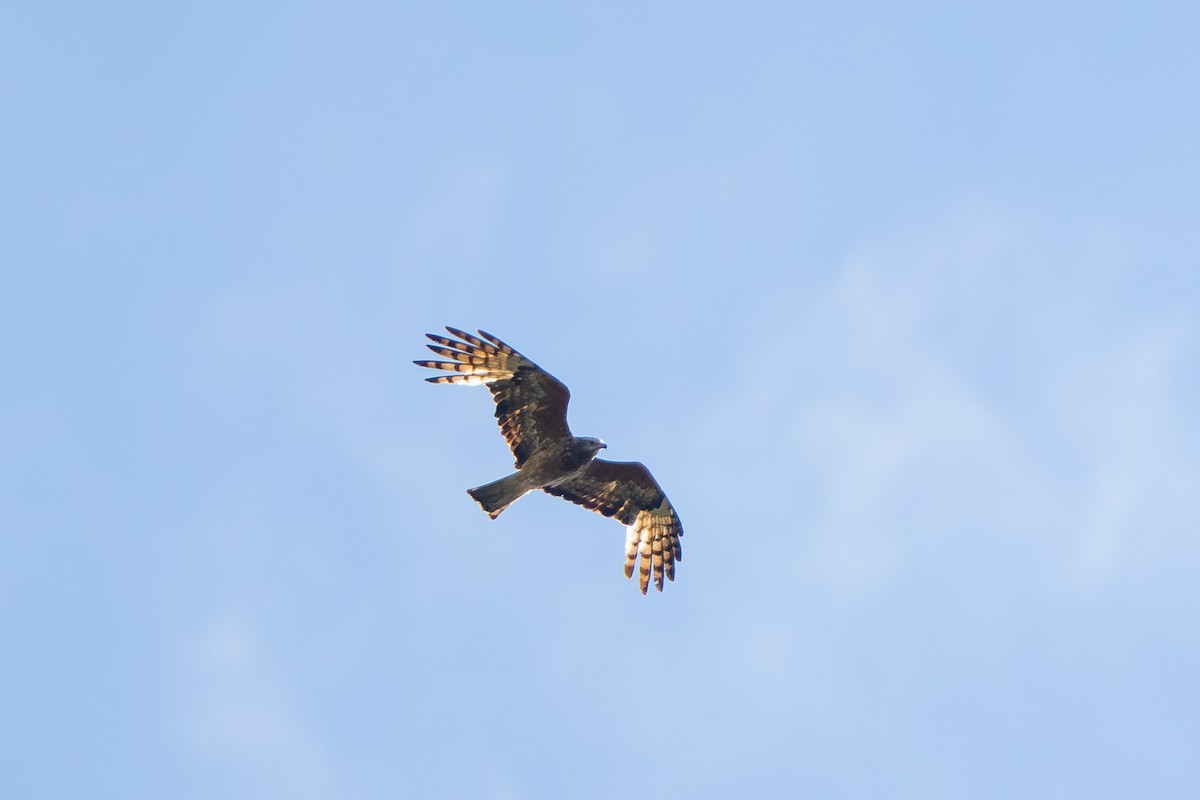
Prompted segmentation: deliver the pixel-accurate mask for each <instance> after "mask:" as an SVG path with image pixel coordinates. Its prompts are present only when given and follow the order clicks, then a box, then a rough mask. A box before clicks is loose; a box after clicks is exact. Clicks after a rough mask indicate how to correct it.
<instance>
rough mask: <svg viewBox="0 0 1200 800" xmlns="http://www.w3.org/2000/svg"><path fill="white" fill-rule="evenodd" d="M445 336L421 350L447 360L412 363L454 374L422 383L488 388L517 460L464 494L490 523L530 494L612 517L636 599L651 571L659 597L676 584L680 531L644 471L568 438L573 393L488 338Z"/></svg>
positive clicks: (595, 442)
mask: <svg viewBox="0 0 1200 800" xmlns="http://www.w3.org/2000/svg"><path fill="white" fill-rule="evenodd" d="M446 330H447V331H448V332H449V333H451V334H452V335H454V336H456V337H457V339H449V338H447V337H445V336H438V335H436V334H432V333H427V334H425V335H426V336H427V337H428V338H429V339H431V340H432V341H433V342H434V344H429V345H426V347H428V348H429V349H430V350H432V351H433V352H435V353H437V354H438V355H439V356H442V357H444V358H448V359H450V360H449V361H414V362H413V363H414V364H416V365H417V366H419V367H428V368H430V369H442V370H447V371H449V372H452V373H454V374H451V375H438V376H436V377H433V378H426V379H425V380H427V381H429V382H430V383H460V384H464V385H466V386H478V385H480V384H482V385H484V386H487V387H488V389H490V390H491V392H492V397H493V398H494V399H495V401H496V420H497V422H499V423H500V431H501V433H503V434H504V438H505V439H506V440H507V441H508V446H509V447H510V448H511V449H512V453H513V456H515V457H516V460H517V471H516V472H514V473H513V474H512V475H509V476H507V477H505V478H501V479H500V480H498V481H493V482H491V483H485V484H484V485H483V486H477V487H475V488H474V489H468V490H467V494H469V495H471V497H472V498H473V499H474V500H475V501H476V502H477V503H479V505H481V506H482V507H483V510H484V511H486V512H487V514H488V516H489V517H491V518H492V519H495V518H496V517H498V516H500V512H502V511H504V509H506V508H508V507H509V506H510V505H511V504H512V503H513V502H514V501H516V500H518V499H519V498H521V497H523V496H524V495H526V494H527V493H529V492H531V491H533V490H535V489H541V490H542V491H543V492H546V493H548V494H552V495H557V496H558V497H562V498H565V499H567V500H570V501H571V502H572V503H578V504H579V505H581V506H584V507H585V508H589V509H591V510H592V511H598V512H599V513H601V514H603V515H604V516H606V517H615V518H616V519H617V520H619V521H620V522H621V523H623V524H624V525H625V526H626V538H625V577H626V578H629V577H632V576H633V567H634V564H635V563H637V562H638V558H639V556H640V558H641V563H640V564H639V565H638V582H639V585H640V586H641V590H642V594H645V593H646V587H647V586H648V584H649V582H650V573H651V571H653V573H654V585H655V587H656V588H657V589H658V590H659V591H660V592H661V591H662V588H663V576H664V575H666V577H667V580H671V581H673V580H675V564H676V562H678V561H681V560H682V552H681V550H680V544H679V537H680V536H682V535H683V526H682V525H680V523H679V515H678V514H676V513H675V509H674V508H673V507H672V506H671V503H670V502H669V501H668V500H667V496H666V495H665V494H663V490H662V489H661V488H659V485H658V482H657V481H655V480H654V476H652V475H651V474H650V470H648V469H646V467H645V466H643V465H642V464H639V463H637V462H635V461H605V460H604V459H602V458H596V454H597V453H598V452H600V451H601V450H603V449H604V448H605V447H607V445H605V444H604V442H602V441H601V440H600V439H594V438H592V437H590V436H573V435H572V434H571V430H570V428H568V427H567V402H568V401H569V400H570V399H571V393H570V392H569V391H567V387H566V386H564V385H563V384H562V382H560V381H559V380H558V379H557V378H555V377H554V376H553V375H551V374H550V373H549V372H546V371H545V370H544V369H542V368H541V367H539V366H538V365H537V364H535V363H533V362H532V361H530V360H529V359H528V358H526V357H525V356H523V355H521V354H520V353H518V352H517V351H516V350H514V349H512V348H511V347H509V346H508V345H506V344H505V343H504V342H502V341H500V340H499V339H497V338H496V337H495V336H492V335H491V334H488V333H484V332H483V331H477V332H478V334H479V336H472V335H471V334H469V333H466V332H465V331H460V330H458V329H457V328H451V327H449V326H447V327H446ZM459 340H461V341H459Z"/></svg>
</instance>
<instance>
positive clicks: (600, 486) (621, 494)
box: [542, 458, 683, 594]
mask: <svg viewBox="0 0 1200 800" xmlns="http://www.w3.org/2000/svg"><path fill="white" fill-rule="evenodd" d="M542 491H544V492H547V493H548V494H553V495H557V496H558V497H562V498H565V499H567V500H570V501H571V502H572V503H578V504H579V505H581V506H584V507H585V508H590V509H591V510H592V511H597V512H599V513H601V514H603V515H604V516H606V517H613V518H615V519H617V520H619V521H620V522H622V523H624V524H625V525H626V526H627V530H626V537H625V577H626V578H629V577H632V576H633V567H634V564H635V563H637V561H638V557H639V556H641V563H640V564H639V565H638V573H639V574H638V584H639V586H640V587H641V590H642V594H645V593H646V588H647V587H648V586H649V583H650V573H651V570H653V572H654V586H655V587H656V588H657V589H658V590H659V591H660V592H661V591H662V589H663V576H664V575H666V578H667V580H671V581H673V580H675V562H677V561H682V560H683V551H682V549H681V548H680V542H679V537H680V536H682V535H683V525H682V524H681V523H680V522H679V515H678V514H676V513H675V509H674V507H672V506H671V502H670V501H669V500H667V496H666V494H664V493H663V490H662V489H661V488H660V487H659V485H658V482H657V481H655V480H654V476H653V475H651V474H650V470H648V469H646V467H645V466H644V465H643V464H639V463H638V462H636V461H605V460H604V459H602V458H597V459H593V460H592V461H591V462H590V463H589V464H588V465H587V466H586V467H584V468H583V469H582V470H580V471H579V472H577V473H575V475H573V476H571V478H569V479H568V480H565V481H563V482H562V483H558V484H555V485H553V486H547V487H545V488H544V489H543V490H542Z"/></svg>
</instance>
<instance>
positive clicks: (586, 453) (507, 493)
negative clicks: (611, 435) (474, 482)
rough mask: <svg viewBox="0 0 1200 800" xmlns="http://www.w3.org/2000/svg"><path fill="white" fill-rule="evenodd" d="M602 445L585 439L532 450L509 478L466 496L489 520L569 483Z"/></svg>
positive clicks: (597, 440)
mask: <svg viewBox="0 0 1200 800" xmlns="http://www.w3.org/2000/svg"><path fill="white" fill-rule="evenodd" d="M604 447H605V444H604V442H602V441H600V440H599V439H593V438H591V437H585V436H572V437H571V438H570V439H557V440H553V441H550V442H547V443H545V444H543V445H542V446H541V447H539V448H538V449H537V450H534V451H533V453H531V454H530V456H529V458H528V459H526V461H525V464H524V465H523V466H522V467H521V468H520V469H519V470H517V471H516V472H514V473H513V474H512V475H509V476H508V477H506V478H501V479H500V480H498V481H492V482H491V483H486V484H484V485H483V486H477V487H476V488H474V489H468V490H467V494H469V495H471V497H473V498H474V499H475V502H477V503H479V505H481V506H483V510H484V511H486V512H487V513H488V516H489V517H491V518H492V519H495V518H496V517H498V516H500V512H501V511H503V510H504V509H506V508H508V507H509V506H510V505H512V504H513V503H514V502H516V501H517V500H519V499H520V498H521V497H523V496H524V495H525V494H527V493H528V492H531V491H533V490H534V489H547V488H549V487H551V486H557V485H558V484H560V483H562V482H563V481H565V480H568V479H570V478H571V477H573V476H574V475H575V474H577V473H578V472H579V471H580V470H582V469H583V468H584V467H586V466H587V465H588V462H590V461H591V460H592V459H594V458H595V457H596V453H598V452H600V451H601V450H602V449H603V448H604Z"/></svg>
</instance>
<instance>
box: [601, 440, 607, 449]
mask: <svg viewBox="0 0 1200 800" xmlns="http://www.w3.org/2000/svg"><path fill="white" fill-rule="evenodd" d="M600 449H601V450H607V449H608V445H606V444H605V443H604V442H601V443H600Z"/></svg>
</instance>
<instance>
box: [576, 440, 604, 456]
mask: <svg viewBox="0 0 1200 800" xmlns="http://www.w3.org/2000/svg"><path fill="white" fill-rule="evenodd" d="M580 441H582V442H583V444H584V446H585V447H586V448H587V450H588V451H589V452H591V454H592V455H595V454H596V453H599V452H600V451H601V450H604V449H606V448H607V447H608V445H606V444H605V443H604V440H603V439H597V438H595V437H594V436H583V437H580Z"/></svg>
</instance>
